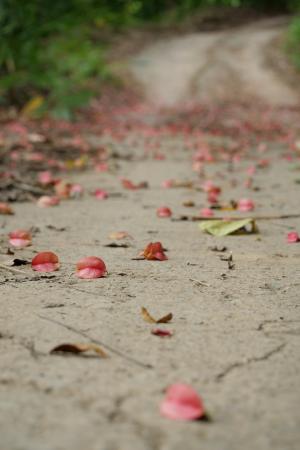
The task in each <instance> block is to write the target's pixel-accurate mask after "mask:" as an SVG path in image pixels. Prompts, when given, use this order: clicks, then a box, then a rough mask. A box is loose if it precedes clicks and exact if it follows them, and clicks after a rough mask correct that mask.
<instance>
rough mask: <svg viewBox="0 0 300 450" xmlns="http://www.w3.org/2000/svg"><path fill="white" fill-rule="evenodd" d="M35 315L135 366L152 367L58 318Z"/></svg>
mask: <svg viewBox="0 0 300 450" xmlns="http://www.w3.org/2000/svg"><path fill="white" fill-rule="evenodd" d="M37 316H38V317H39V318H40V319H43V320H47V321H48V322H52V323H55V324H56V325H59V326H61V327H64V328H66V329H67V330H69V331H73V333H76V334H78V335H79V336H82V337H84V338H86V339H89V340H90V341H91V342H93V343H94V344H97V345H102V347H104V348H106V349H107V350H109V351H110V352H111V353H114V354H115V355H118V356H120V357H121V358H123V359H126V360H127V361H130V362H131V363H133V364H136V365H137V366H140V367H143V368H144V369H153V366H152V365H151V364H145V363H143V362H141V361H139V360H137V359H135V358H133V357H132V356H128V355H126V354H125V353H123V352H121V351H120V350H117V349H115V348H113V347H111V346H110V345H109V344H105V343H104V342H103V341H100V340H99V339H94V338H91V337H90V336H89V335H88V334H87V333H85V332H84V331H80V330H77V328H75V327H72V326H71V325H66V324H64V323H62V322H59V321H58V320H55V319H50V318H49V317H46V316H42V315H40V314H37Z"/></svg>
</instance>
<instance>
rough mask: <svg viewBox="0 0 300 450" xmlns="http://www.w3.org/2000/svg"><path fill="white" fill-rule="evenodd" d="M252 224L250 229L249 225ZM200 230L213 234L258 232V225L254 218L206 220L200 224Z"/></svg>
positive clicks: (225, 234)
mask: <svg viewBox="0 0 300 450" xmlns="http://www.w3.org/2000/svg"><path fill="white" fill-rule="evenodd" d="M248 225H249V226H250V229H249V228H247V226H248ZM199 228H200V230H202V231H204V232H206V233H209V234H212V235H213V236H227V235H228V234H234V233H237V232H239V233H243V234H250V233H256V232H257V231H258V230H257V227H256V224H255V221H254V219H251V218H248V219H238V220H204V221H203V222H201V223H200V224H199Z"/></svg>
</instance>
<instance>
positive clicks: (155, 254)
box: [142, 242, 168, 261]
mask: <svg viewBox="0 0 300 450" xmlns="http://www.w3.org/2000/svg"><path fill="white" fill-rule="evenodd" d="M142 255H143V256H144V258H145V259H148V260H149V261H153V260H154V261H155V260H157V261H165V260H166V259H168V258H167V256H166V255H165V253H164V249H163V246H162V245H161V243H160V242H154V243H152V242H150V244H148V245H147V247H146V248H145V250H144V251H143V252H142Z"/></svg>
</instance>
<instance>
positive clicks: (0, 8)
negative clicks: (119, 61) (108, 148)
mask: <svg viewBox="0 0 300 450" xmlns="http://www.w3.org/2000/svg"><path fill="white" fill-rule="evenodd" d="M299 3H300V0H290V1H289V0H68V1H63V0H51V1H50V0H1V1H0V38H1V39H0V104H2V105H4V104H15V105H18V106H20V107H21V106H23V105H24V104H26V103H27V102H28V101H29V100H30V99H32V98H34V97H35V96H37V95H42V96H43V97H44V98H45V101H44V102H43V103H42V105H41V106H40V108H39V112H42V111H43V110H51V111H52V112H54V113H55V114H56V115H58V116H61V117H67V116H68V115H69V112H70V111H71V110H72V109H74V108H76V107H78V106H80V105H82V104H84V103H86V102H87V101H88V99H89V97H90V95H91V93H92V92H93V88H94V85H95V83H96V82H98V83H99V80H100V81H101V80H104V79H107V78H109V77H110V72H109V69H108V68H107V65H106V64H105V59H104V47H103V45H101V43H99V39H98V38H96V36H98V35H99V32H98V31H99V30H100V31H101V30H106V29H111V30H118V29H120V28H122V27H131V26H135V25H137V24H140V23H143V22H145V21H155V20H161V18H163V17H166V14H170V12H171V13H172V14H173V17H174V18H176V17H177V18H181V17H182V16H183V15H185V14H188V13H190V12H192V11H194V10H195V9H196V8H200V7H203V6H230V7H238V6H250V7H255V8H256V9H260V10H273V11H276V10H278V11H287V10H288V8H293V7H297V6H299ZM299 30H300V25H299V21H296V22H295V24H294V25H293V27H292V29H291V34H290V36H291V37H290V39H291V42H292V44H291V45H292V47H293V48H295V46H297V42H300V31H299ZM97 32H98V33H97ZM299 59H300V58H299Z"/></svg>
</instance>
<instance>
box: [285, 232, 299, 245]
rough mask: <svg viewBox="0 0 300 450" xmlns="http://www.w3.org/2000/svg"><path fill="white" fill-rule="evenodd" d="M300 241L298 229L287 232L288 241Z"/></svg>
mask: <svg viewBox="0 0 300 450" xmlns="http://www.w3.org/2000/svg"><path fill="white" fill-rule="evenodd" d="M299 241H300V236H299V234H298V233H297V232H296V231H291V232H290V233H288V234H287V242H288V243H289V244H293V243H295V242H299Z"/></svg>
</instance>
